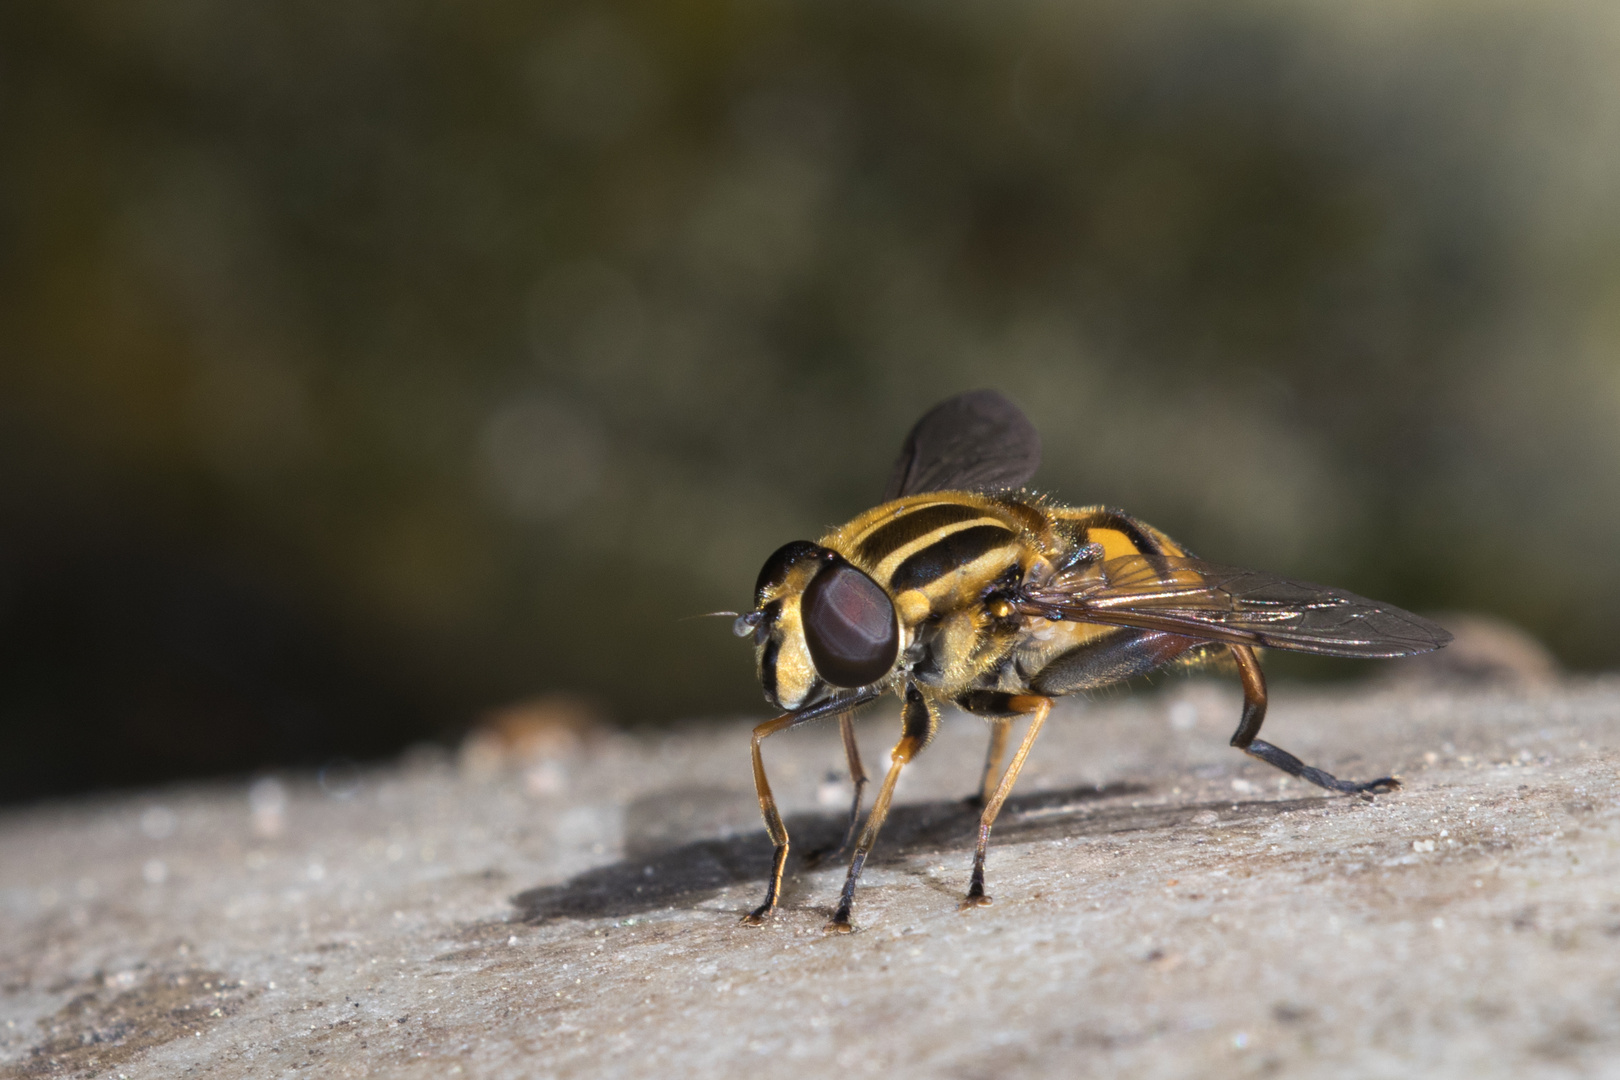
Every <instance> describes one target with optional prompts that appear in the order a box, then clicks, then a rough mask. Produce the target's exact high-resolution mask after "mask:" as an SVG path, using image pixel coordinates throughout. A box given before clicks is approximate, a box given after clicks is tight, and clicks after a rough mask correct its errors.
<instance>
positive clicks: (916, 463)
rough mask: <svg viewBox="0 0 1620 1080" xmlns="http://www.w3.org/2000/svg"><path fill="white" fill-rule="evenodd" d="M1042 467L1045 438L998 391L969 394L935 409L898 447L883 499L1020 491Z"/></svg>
mask: <svg viewBox="0 0 1620 1080" xmlns="http://www.w3.org/2000/svg"><path fill="white" fill-rule="evenodd" d="M1040 463H1041V437H1040V436H1039V435H1038V434H1036V432H1035V425H1034V424H1031V423H1030V422H1029V418H1028V417H1027V416H1025V415H1024V414H1023V413H1022V412H1021V411H1020V410H1019V408H1018V406H1016V405H1014V404H1013V403H1012V402H1010V401H1008V400H1007V399H1006V398H1004V397H1002V396H1001V395H1000V394H998V393H996V392H995V391H994V390H970V391H969V392H967V393H965V394H957V395H956V396H955V397H953V398H947V399H945V400H944V401H942V402H940V403H939V404H938V405H935V406H934V407H933V408H932V409H930V410H928V412H927V413H925V414H924V415H923V418H922V419H921V420H919V421H917V426H916V427H914V428H912V429H911V434H910V435H907V436H906V442H905V445H904V446H902V447H901V448H900V458H899V460H897V461H896V462H895V463H894V473H893V475H891V476H890V477H889V486H888V487H887V488H885V489H884V491H883V501H884V502H888V501H890V500H891V499H898V498H900V497H901V496H903V495H916V494H918V493H919V492H924V491H1001V490H1006V489H1008V488H1016V487H1022V486H1023V485H1024V484H1026V483H1028V482H1029V478H1030V477H1032V476H1034V475H1035V470H1036V468H1037V467H1038V466H1039V465H1040Z"/></svg>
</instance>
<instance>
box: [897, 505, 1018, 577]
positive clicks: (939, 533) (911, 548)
mask: <svg viewBox="0 0 1620 1080" xmlns="http://www.w3.org/2000/svg"><path fill="white" fill-rule="evenodd" d="M985 525H989V526H992V527H995V528H999V529H1002V530H1006V525H1005V524H1003V523H1002V522H1001V521H1000V520H998V519H996V518H993V517H988V516H987V517H974V518H969V519H968V520H966V521H962V522H957V523H955V524H951V525H942V526H940V527H939V528H937V529H934V530H932V531H930V532H928V533H925V534H924V535H922V536H920V537H918V538H917V539H915V540H912V541H910V542H909V543H906V544H903V545H901V546H900V547H898V548H896V549H895V550H894V551H892V552H891V553H890V554H888V555H886V556H884V558H883V561H882V562H880V563H878V565H877V566H876V568H875V572H874V575H873V576H874V577H876V578H877V580H879V581H884V582H887V581H889V580H890V579H891V578H893V577H894V572H895V571H896V570H898V569H899V568H900V566H901V564H903V563H904V562H905V561H906V560H907V559H909V558H911V556H913V555H915V554H917V552H919V551H922V550H924V549H925V548H930V547H933V546H934V545H935V544H937V543H939V542H940V541H941V540H945V539H947V538H948V537H951V536H954V535H955V534H957V533H961V532H966V531H967V530H969V529H976V528H979V527H981V526H985ZM1011 535H1012V534H1011V533H1010V532H1009V534H1008V536H1009V539H1010V538H1011Z"/></svg>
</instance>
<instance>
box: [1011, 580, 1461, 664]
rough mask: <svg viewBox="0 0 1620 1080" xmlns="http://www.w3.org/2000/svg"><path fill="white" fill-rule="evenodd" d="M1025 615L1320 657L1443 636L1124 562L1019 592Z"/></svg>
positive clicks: (1287, 591) (1305, 585)
mask: <svg viewBox="0 0 1620 1080" xmlns="http://www.w3.org/2000/svg"><path fill="white" fill-rule="evenodd" d="M1018 606H1019V609H1020V610H1021V611H1023V612H1024V613H1025V614H1028V615H1041V616H1044V617H1046V618H1049V619H1068V620H1072V621H1076V622H1093V623H1106V624H1109V625H1114V626H1132V627H1137V628H1139V629H1143V630H1165V631H1168V632H1170V633H1174V634H1185V635H1187V636H1188V637H1198V638H1204V639H1206V640H1209V641H1224V642H1230V643H1232V644H1237V645H1262V646H1265V647H1266V648H1271V649H1288V650H1291V651H1293V652H1307V653H1319V654H1321V655H1323V656H1351V657H1355V656H1360V657H1389V656H1412V655H1414V654H1416V653H1425V652H1429V651H1431V650H1433V649H1438V648H1440V647H1441V646H1442V645H1444V644H1445V643H1446V642H1448V641H1450V640H1451V634H1449V633H1448V632H1447V631H1446V630H1444V629H1443V628H1441V627H1440V626H1438V625H1436V624H1435V623H1432V622H1430V621H1429V620H1428V619H1425V618H1421V617H1420V616H1417V615H1414V614H1412V613H1411V612H1410V611H1403V610H1402V609H1400V608H1398V607H1395V606H1394V605H1392V604H1382V603H1379V602H1377V601H1375V600H1368V599H1367V598H1366V597H1363V596H1357V595H1356V594H1355V593H1351V592H1345V591H1344V590H1343V589H1332V588H1328V587H1327V586H1326V585H1313V584H1311V583H1309V582H1305V581H1290V580H1289V579H1288V578H1284V577H1278V576H1277V575H1276V574H1268V573H1265V572H1264V571H1261V570H1243V569H1240V568H1238V567H1233V566H1219V565H1216V564H1214V563H1207V562H1204V561H1203V560H1201V559H1190V558H1179V557H1173V556H1163V555H1155V556H1143V555H1126V556H1123V557H1121V558H1117V559H1110V560H1108V561H1107V562H1105V563H1101V564H1093V565H1091V566H1086V567H1081V568H1079V569H1076V570H1073V571H1069V572H1067V573H1064V574H1059V575H1057V576H1056V577H1054V578H1053V579H1052V580H1051V581H1050V582H1048V583H1046V584H1045V585H1040V586H1028V587H1026V588H1025V590H1024V594H1023V598H1022V602H1021V603H1020V604H1019V605H1018Z"/></svg>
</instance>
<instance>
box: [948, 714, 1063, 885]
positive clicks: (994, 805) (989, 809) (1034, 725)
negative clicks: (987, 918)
mask: <svg viewBox="0 0 1620 1080" xmlns="http://www.w3.org/2000/svg"><path fill="white" fill-rule="evenodd" d="M1007 705H1008V707H1009V708H1010V709H1012V710H1013V711H1014V712H1020V713H1028V714H1029V717H1030V720H1029V730H1028V731H1026V732H1024V741H1023V742H1021V743H1019V744H1018V752H1017V753H1016V754H1014V755H1013V759H1012V764H1011V765H1008V766H1007V771H1006V773H1004V774H1003V775H1002V777H1001V783H1000V784H998V785H996V791H995V794H994V795H992V796H990V798H989V800H987V801H986V803H985V807H984V812H983V813H982V814H981V815H980V816H979V843H978V846H977V847H975V848H974V851H973V879H972V881H971V882H970V883H969V884H968V894H967V897H966V898H965V899H964V900H963V901H962V910H963V911H966V910H967V909H968V908H975V907H988V906H989V905H990V897H989V896H988V895H986V894H985V891H984V859H985V854H986V852H988V850H989V848H990V827H991V826H992V825H994V824H995V823H996V815H997V814H999V813H1001V804H1002V803H1004V802H1006V801H1007V796H1008V795H1010V794H1012V789H1013V784H1015V783H1017V782H1018V773H1019V771H1020V770H1022V769H1023V767H1024V759H1025V758H1027V757H1029V749H1030V747H1032V746H1034V745H1035V736H1037V735H1039V734H1040V733H1041V727H1042V725H1044V724H1045V723H1046V716H1047V714H1048V713H1050V712H1051V711H1052V699H1051V698H1049V697H1041V696H1039V695H1036V694H1019V695H1015V696H1013V697H1010V698H1008V700H1007Z"/></svg>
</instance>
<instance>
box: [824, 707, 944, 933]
mask: <svg viewBox="0 0 1620 1080" xmlns="http://www.w3.org/2000/svg"><path fill="white" fill-rule="evenodd" d="M901 718H902V723H903V725H904V727H903V729H902V731H901V734H900V741H899V742H897V743H895V745H894V749H893V750H891V751H890V752H889V771H888V773H887V774H885V775H884V777H883V786H882V787H880V788H879V789H878V796H877V801H876V802H875V803H873V804H872V812H871V814H869V815H868V816H867V819H866V827H865V828H864V829H862V830H861V838H860V840H859V841H858V842H857V843H856V845H855V854H854V856H853V857H852V858H851V859H850V860H849V874H848V876H846V877H845V878H844V891H843V894H842V895H841V896H839V898H838V910H837V911H836V912H834V913H833V917H832V919H831V921H829V922H828V923H827V926H826V930H827V932H828V933H830V934H847V933H849V932H850V931H852V930H854V929H855V928H854V927H853V926H851V925H850V922H849V911H850V908H851V906H853V905H854V903H855V883H856V882H857V881H859V880H860V877H861V869H862V868H863V867H865V865H866V856H867V855H868V854H869V853H870V852H871V850H872V845H873V844H876V843H877V838H878V832H879V830H881V829H882V828H883V821H884V819H885V818H887V817H888V816H889V802H890V800H892V799H893V798H894V785H895V783H896V782H897V781H898V780H899V779H900V770H901V769H902V768H903V767H904V766H905V764H906V763H907V762H908V761H910V760H911V759H912V758H914V757H916V756H917V754H918V753H919V752H920V751H921V750H922V748H923V747H925V746H927V745H928V741H929V740H930V739H932V738H933V737H934V732H935V730H936V729H938V727H939V713H938V711H936V710H935V709H934V707H933V705H931V704H930V703H929V702H928V701H926V700H925V699H924V698H923V696H922V692H921V691H919V690H918V689H917V685H916V684H915V683H908V684H906V703H905V708H904V709H903V711H902V712H901Z"/></svg>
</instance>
